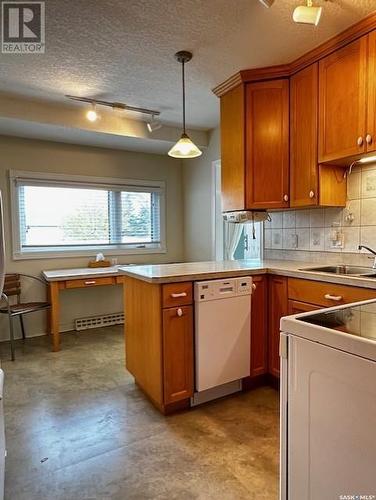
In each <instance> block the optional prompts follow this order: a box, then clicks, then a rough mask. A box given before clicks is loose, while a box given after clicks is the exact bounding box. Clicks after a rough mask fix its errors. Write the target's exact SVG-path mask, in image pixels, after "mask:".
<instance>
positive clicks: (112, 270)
mask: <svg viewBox="0 0 376 500" xmlns="http://www.w3.org/2000/svg"><path fill="white" fill-rule="evenodd" d="M119 267H120V266H119V265H118V266H111V267H82V268H75V269H54V270H52V271H42V275H43V277H44V278H45V279H46V280H47V281H64V280H68V279H70V280H74V279H86V278H96V277H98V276H114V275H117V274H119ZM121 267H127V266H126V265H124V264H122V266H121Z"/></svg>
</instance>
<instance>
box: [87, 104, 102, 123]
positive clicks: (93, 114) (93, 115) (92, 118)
mask: <svg viewBox="0 0 376 500" xmlns="http://www.w3.org/2000/svg"><path fill="white" fill-rule="evenodd" d="M98 117H99V115H98V113H97V107H96V105H95V103H94V102H93V103H91V107H90V109H89V111H88V112H87V113H86V118H87V119H88V120H89V122H96V121H97V120H98Z"/></svg>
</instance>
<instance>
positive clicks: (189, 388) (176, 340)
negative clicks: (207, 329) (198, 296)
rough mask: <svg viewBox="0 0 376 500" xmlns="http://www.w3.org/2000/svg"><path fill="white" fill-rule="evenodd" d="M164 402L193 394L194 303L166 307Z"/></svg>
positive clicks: (164, 318)
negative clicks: (191, 304) (192, 304)
mask: <svg viewBox="0 0 376 500" xmlns="http://www.w3.org/2000/svg"><path fill="white" fill-rule="evenodd" d="M163 382H164V383H163V387H164V404H165V405H166V404H169V403H174V402H176V401H180V400H182V399H187V398H189V397H191V396H192V395H193V306H184V307H173V308H171V309H164V310H163Z"/></svg>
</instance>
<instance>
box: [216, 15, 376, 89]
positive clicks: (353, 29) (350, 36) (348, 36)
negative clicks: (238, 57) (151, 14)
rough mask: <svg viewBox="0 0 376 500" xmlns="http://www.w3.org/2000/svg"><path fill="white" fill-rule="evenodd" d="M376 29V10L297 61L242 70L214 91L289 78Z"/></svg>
mask: <svg viewBox="0 0 376 500" xmlns="http://www.w3.org/2000/svg"><path fill="white" fill-rule="evenodd" d="M375 29H376V11H375V12H372V13H371V14H369V15H368V16H367V17H365V18H363V19H361V20H360V21H359V22H357V23H355V24H353V25H352V26H350V27H349V28H346V29H345V30H344V31H342V32H341V33H339V34H338V35H335V36H333V37H332V38H330V39H329V40H327V41H326V42H324V43H322V44H321V45H319V46H318V47H315V48H314V49H312V50H310V51H309V52H307V53H306V54H303V55H302V56H300V57H299V58H298V59H295V61H293V62H291V63H288V64H279V65H276V66H267V67H264V68H252V69H246V70H241V71H238V72H237V73H235V74H234V75H232V76H231V77H230V78H228V79H227V80H225V81H224V82H222V83H220V84H219V85H217V86H216V87H214V89H213V93H214V94H215V95H216V96H217V97H221V96H222V95H224V94H226V93H227V92H229V91H230V90H232V89H234V88H235V87H237V86H238V85H241V84H243V83H249V82H255V81H262V80H269V79H273V78H287V77H290V76H292V75H293V74H294V73H297V72H298V71H300V70H302V69H304V68H305V67H307V66H309V65H310V64H312V63H314V62H316V61H319V60H320V59H322V58H323V57H325V56H327V55H329V54H331V53H332V52H334V51H336V50H338V49H340V48H341V47H343V46H345V45H347V44H348V43H351V42H353V41H354V40H356V39H357V38H360V37H361V36H363V35H366V34H367V33H369V32H371V31H373V30H375Z"/></svg>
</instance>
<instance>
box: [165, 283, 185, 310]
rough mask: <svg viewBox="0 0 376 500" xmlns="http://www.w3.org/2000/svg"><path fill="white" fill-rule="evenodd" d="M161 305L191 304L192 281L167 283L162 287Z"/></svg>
mask: <svg viewBox="0 0 376 500" xmlns="http://www.w3.org/2000/svg"><path fill="white" fill-rule="evenodd" d="M162 304H163V307H175V306H184V305H188V304H192V282H191V281H187V282H184V283H169V284H167V285H163V287H162Z"/></svg>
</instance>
